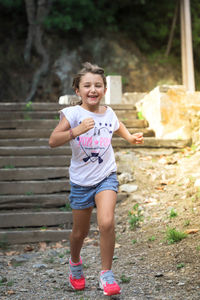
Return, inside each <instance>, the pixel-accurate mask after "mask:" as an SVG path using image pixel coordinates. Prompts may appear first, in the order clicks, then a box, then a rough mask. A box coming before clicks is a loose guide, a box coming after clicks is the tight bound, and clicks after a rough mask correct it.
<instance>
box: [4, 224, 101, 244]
mask: <svg viewBox="0 0 200 300" xmlns="http://www.w3.org/2000/svg"><path fill="white" fill-rule="evenodd" d="M94 232H98V231H97V229H96V228H91V229H90V233H89V236H90V235H92V234H93V233H94ZM70 234H71V229H61V228H53V229H46V230H40V229H35V228H32V229H31V228H30V229H26V230H25V229H24V228H23V229H22V230H20V229H17V230H10V229H8V230H1V231H0V241H1V243H5V245H6V244H8V245H9V244H27V243H39V242H58V241H66V240H69V237H70Z"/></svg>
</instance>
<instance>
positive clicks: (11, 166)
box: [3, 165, 15, 169]
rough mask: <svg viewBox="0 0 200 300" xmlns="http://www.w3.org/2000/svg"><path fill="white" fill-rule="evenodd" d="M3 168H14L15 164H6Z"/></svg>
mask: <svg viewBox="0 0 200 300" xmlns="http://www.w3.org/2000/svg"><path fill="white" fill-rule="evenodd" d="M3 168H4V169H14V168H15V166H13V165H6V166H4V167H3Z"/></svg>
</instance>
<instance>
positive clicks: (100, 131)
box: [61, 105, 119, 186]
mask: <svg viewBox="0 0 200 300" xmlns="http://www.w3.org/2000/svg"><path fill="white" fill-rule="evenodd" d="M63 116H65V118H66V119H67V120H68V121H69V123H70V126H71V128H74V127H76V126H78V125H79V124H80V123H81V122H82V121H83V120H84V119H86V118H93V120H94V122H95V126H94V128H92V129H90V130H89V131H87V132H85V133H84V134H81V135H80V136H78V137H76V138H75V139H74V140H71V141H70V145H71V148H72V158H71V164H70V168H69V175H70V180H71V181H72V182H73V183H76V184H78V185H81V186H91V185H95V184H97V183H99V182H100V181H102V180H103V179H104V178H106V177H107V176H109V175H110V174H111V173H112V172H115V171H116V170H117V166H116V162H115V156H114V151H113V148H112V145H111V139H112V135H113V133H114V131H116V130H117V129H118V128H119V121H118V118H117V116H116V114H115V113H114V111H113V110H112V109H111V108H110V107H107V109H106V111H105V113H103V114H96V113H93V112H90V111H88V110H86V109H84V108H83V107H82V106H80V105H76V106H71V107H66V108H64V109H62V110H61V118H62V117H63Z"/></svg>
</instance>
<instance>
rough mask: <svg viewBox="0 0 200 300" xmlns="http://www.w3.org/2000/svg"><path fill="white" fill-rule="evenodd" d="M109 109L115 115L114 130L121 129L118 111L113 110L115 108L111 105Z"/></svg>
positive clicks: (113, 117)
mask: <svg viewBox="0 0 200 300" xmlns="http://www.w3.org/2000/svg"><path fill="white" fill-rule="evenodd" d="M109 109H110V110H111V113H112V115H113V116H112V119H113V124H114V127H113V130H114V131H116V130H118V129H119V120H118V117H117V115H116V113H115V112H114V111H113V109H112V108H111V107H109Z"/></svg>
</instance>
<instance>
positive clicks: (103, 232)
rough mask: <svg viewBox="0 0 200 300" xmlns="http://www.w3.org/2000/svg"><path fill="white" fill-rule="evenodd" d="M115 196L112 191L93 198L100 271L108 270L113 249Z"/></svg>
mask: <svg viewBox="0 0 200 300" xmlns="http://www.w3.org/2000/svg"><path fill="white" fill-rule="evenodd" d="M116 199H117V194H116V192H114V191H112V190H105V191H102V192H99V193H98V194H97V195H96V197H95V202H96V206H97V222H98V226H99V231H100V250H101V263H102V270H110V269H111V266H112V259H113V254H114V247H115V220H114V211H115V205H116Z"/></svg>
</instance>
